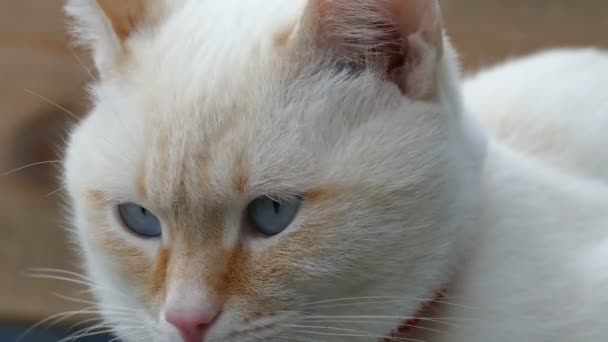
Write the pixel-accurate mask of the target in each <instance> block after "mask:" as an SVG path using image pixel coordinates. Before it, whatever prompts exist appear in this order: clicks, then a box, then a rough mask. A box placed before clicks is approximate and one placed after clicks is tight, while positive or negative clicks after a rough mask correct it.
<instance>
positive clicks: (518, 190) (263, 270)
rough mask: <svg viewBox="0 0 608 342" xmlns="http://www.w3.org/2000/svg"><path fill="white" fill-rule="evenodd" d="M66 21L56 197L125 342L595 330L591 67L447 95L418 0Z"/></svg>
mask: <svg viewBox="0 0 608 342" xmlns="http://www.w3.org/2000/svg"><path fill="white" fill-rule="evenodd" d="M67 11H68V13H69V15H70V16H71V17H72V18H73V19H75V29H76V34H77V36H78V37H79V38H80V39H81V40H82V42H84V44H85V45H86V46H88V47H89V48H90V49H91V50H92V54H93V57H94V60H95V62H96V65H97V68H98V71H99V75H100V76H99V80H98V81H97V82H95V84H93V85H92V88H91V93H92V97H93V100H94V103H93V109H92V111H91V113H90V115H89V116H88V117H87V118H86V119H84V120H83V121H82V122H81V123H80V124H79V125H78V127H76V128H75V129H74V130H73V132H72V134H71V139H70V142H69V147H68V149H67V153H66V161H65V183H66V188H67V190H68V193H69V196H70V199H71V207H72V213H73V224H74V226H75V228H76V230H75V231H76V232H77V239H78V242H79V245H80V246H81V249H82V252H83V255H84V258H85V261H86V262H85V264H86V271H87V273H88V275H89V277H90V279H91V280H92V282H93V283H94V285H93V286H92V290H93V291H94V293H95V295H96V298H97V300H98V302H99V306H100V310H101V311H103V312H104V318H105V320H106V322H107V324H108V325H109V326H110V327H112V329H113V330H114V331H115V333H116V334H117V335H118V336H119V337H121V338H122V339H123V340H124V341H126V342H130V341H159V342H165V341H166V342H172V341H184V342H200V341H222V342H224V341H227V342H229V341H235V342H246V341H263V340H264V341H327V342H331V341H372V342H374V341H379V340H393V341H425V342H439V341H446V342H448V341H450V342H454V341H459V342H488V341H492V342H500V341H529V342H541V341H547V342H548V341H552V342H596V341H597V342H599V341H605V340H606V339H607V338H608V325H606V324H605V323H604V320H605V319H606V318H605V317H604V316H605V315H604V314H605V313H608V309H606V308H607V307H608V271H607V269H608V267H607V266H608V185H607V184H608V183H607V182H606V181H607V180H608V178H607V177H608V164H607V161H608V157H607V156H606V154H604V152H605V151H604V148H603V147H604V146H608V138H607V137H606V134H603V132H601V129H602V128H603V127H608V97H607V94H608V93H607V92H605V91H603V89H605V86H606V80H607V79H608V56H606V55H605V54H603V53H601V52H595V51H557V52H552V53H549V54H546V55H541V56H537V57H532V58H530V59H527V60H523V61H515V62H513V63H510V64H507V65H505V66H502V67H499V68H497V69H495V70H490V71H487V72H485V73H483V74H481V75H479V76H477V77H476V78H474V79H473V80H471V81H468V82H467V83H466V84H465V93H464V96H463V95H462V94H461V90H460V87H461V86H460V84H461V81H460V76H459V72H458V67H457V61H456V55H455V53H454V51H453V49H452V48H451V46H450V44H449V42H448V40H447V38H445V36H444V34H443V27H442V21H441V16H440V12H439V8H438V3H437V1H435V0H290V1H286V0H223V1H211V0H180V1H171V0H129V1H126V0H125V1H112V0H98V1H94V0H70V1H69V2H68V5H67ZM465 108H468V109H470V113H475V114H478V115H479V120H478V121H479V122H480V123H481V125H480V126H481V129H480V128H478V125H477V124H476V120H477V119H474V116H472V115H471V114H468V113H469V111H468V110H467V109H465ZM444 292H445V293H446V295H445V296H438V295H437V294H438V293H441V294H443V293H444ZM429 304H437V305H434V306H433V307H430V306H429Z"/></svg>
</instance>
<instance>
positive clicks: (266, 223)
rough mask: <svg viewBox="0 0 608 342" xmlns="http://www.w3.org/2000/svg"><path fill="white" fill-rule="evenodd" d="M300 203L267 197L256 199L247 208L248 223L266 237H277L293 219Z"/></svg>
mask: <svg viewBox="0 0 608 342" xmlns="http://www.w3.org/2000/svg"><path fill="white" fill-rule="evenodd" d="M300 202H301V201H300V200H298V201H291V202H290V201H277V200H274V199H272V198H270V197H268V196H262V197H258V198H256V199H255V200H253V201H252V202H251V203H249V205H248V206H247V216H248V220H249V223H250V224H251V225H252V226H253V228H254V229H255V230H257V231H258V232H260V233H262V234H264V235H266V236H274V235H278V234H280V233H282V232H283V231H284V230H285V229H287V227H289V225H290V224H291V222H292V221H293V220H294V219H295V217H296V214H297V213H298V210H299V209H300Z"/></svg>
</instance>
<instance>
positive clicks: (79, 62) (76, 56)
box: [68, 46, 97, 81]
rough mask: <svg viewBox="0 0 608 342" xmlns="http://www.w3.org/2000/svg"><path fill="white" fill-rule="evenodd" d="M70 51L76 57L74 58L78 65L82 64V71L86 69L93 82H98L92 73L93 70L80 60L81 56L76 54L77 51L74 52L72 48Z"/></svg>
mask: <svg viewBox="0 0 608 342" xmlns="http://www.w3.org/2000/svg"><path fill="white" fill-rule="evenodd" d="M68 49H69V50H70V52H71V53H72V55H73V56H74V58H76V60H77V61H78V64H80V66H81V67H82V69H84V71H86V73H87V74H88V75H89V77H91V81H97V79H96V78H95V76H93V73H92V72H91V69H89V68H88V67H87V66H86V65H85V64H84V62H83V61H82V59H81V58H80V56H78V54H77V53H76V51H74V49H72V48H71V47H70V46H68Z"/></svg>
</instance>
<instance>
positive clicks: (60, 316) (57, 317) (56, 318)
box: [14, 307, 94, 342]
mask: <svg viewBox="0 0 608 342" xmlns="http://www.w3.org/2000/svg"><path fill="white" fill-rule="evenodd" d="M91 309H94V307H88V308H84V309H82V310H76V311H66V312H60V313H57V314H54V315H51V316H49V317H47V318H44V319H42V320H40V321H38V322H37V323H35V324H33V325H32V326H31V327H29V328H28V329H27V330H26V331H24V332H23V333H21V335H19V336H18V337H17V338H16V339H15V341H14V342H20V341H21V340H23V339H24V338H25V337H26V336H27V335H28V334H29V333H31V332H32V331H33V330H34V329H37V328H39V327H41V326H43V325H45V324H47V323H48V325H47V327H52V326H53V325H55V324H58V323H59V322H61V321H65V320H66V319H68V318H70V317H73V316H76V315H79V314H81V313H83V312H84V313H86V311H87V310H91Z"/></svg>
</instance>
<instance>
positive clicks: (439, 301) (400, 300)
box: [303, 297, 474, 310]
mask: <svg viewBox="0 0 608 342" xmlns="http://www.w3.org/2000/svg"><path fill="white" fill-rule="evenodd" d="M414 300H415V301H420V302H427V303H432V304H442V305H449V306H452V307H459V308H463V309H470V310H474V309H473V308H472V307H470V306H465V305H461V304H456V303H451V302H446V301H443V300H423V299H417V298H408V299H404V298H398V297H395V298H391V297H387V299H386V300H377V301H361V302H354V303H341V304H331V305H315V306H306V307H305V308H303V309H304V310H317V309H327V308H337V307H345V306H355V305H373V304H388V303H400V302H406V301H414Z"/></svg>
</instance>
